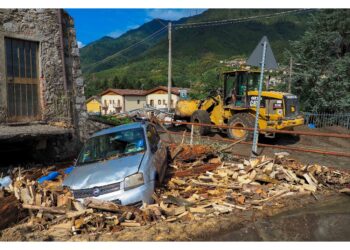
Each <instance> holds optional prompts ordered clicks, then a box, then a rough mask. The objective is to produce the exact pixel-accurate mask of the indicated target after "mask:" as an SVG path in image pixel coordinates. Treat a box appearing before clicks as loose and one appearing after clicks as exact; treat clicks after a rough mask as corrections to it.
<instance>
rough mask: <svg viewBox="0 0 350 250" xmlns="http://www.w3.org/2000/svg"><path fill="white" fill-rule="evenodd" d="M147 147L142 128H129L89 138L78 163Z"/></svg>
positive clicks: (111, 156) (106, 158)
mask: <svg viewBox="0 0 350 250" xmlns="http://www.w3.org/2000/svg"><path fill="white" fill-rule="evenodd" d="M145 148H146V143H145V137H144V133H143V129H142V128H137V129H128V130H124V131H118V132H115V133H110V134H105V135H100V136H96V137H92V138H91V139H89V140H88V141H87V142H86V143H85V145H84V147H83V150H82V151H81V153H80V155H79V158H78V161H77V165H82V164H87V163H92V162H96V161H101V160H108V159H114V158H119V157H123V156H127V155H129V154H133V153H138V152H142V151H144V150H145Z"/></svg>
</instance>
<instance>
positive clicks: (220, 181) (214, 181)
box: [0, 144, 350, 234]
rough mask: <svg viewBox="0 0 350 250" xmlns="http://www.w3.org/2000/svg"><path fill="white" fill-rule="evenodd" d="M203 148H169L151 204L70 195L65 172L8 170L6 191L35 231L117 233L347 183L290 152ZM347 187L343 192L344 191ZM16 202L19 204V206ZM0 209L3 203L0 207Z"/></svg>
mask: <svg viewBox="0 0 350 250" xmlns="http://www.w3.org/2000/svg"><path fill="white" fill-rule="evenodd" d="M218 155H219V154H218V153H217V152H215V150H214V149H213V148H211V147H209V146H204V145H193V146H190V145H183V144H182V145H170V157H171V163H170V166H169V168H168V173H167V179H166V181H165V183H164V186H163V187H162V188H158V189H157V190H156V192H155V194H154V195H153V198H154V200H155V203H154V204H143V205H142V207H141V208H137V207H132V206H122V205H117V204H115V203H112V202H106V201H101V200H98V199H94V198H86V199H85V200H84V202H83V203H80V202H78V201H77V200H75V199H74V197H73V196H72V194H71V192H70V191H69V190H66V189H64V188H63V187H62V185H61V184H62V180H63V178H64V176H65V175H64V172H63V171H62V172H61V175H60V176H59V177H58V178H57V180H55V181H45V182H44V183H43V184H38V182H37V181H36V180H37V179H38V178H39V177H41V176H42V175H45V174H47V173H48V172H49V171H52V170H56V171H57V169H54V168H49V169H47V170H45V171H44V172H43V170H35V169H34V170H33V169H32V170H25V171H23V170H21V169H16V170H14V171H13V176H12V180H14V182H13V183H12V185H11V186H10V188H9V192H10V193H11V194H13V195H14V196H15V197H16V198H17V199H15V201H17V202H18V201H20V203H21V208H23V209H25V210H28V211H29V212H28V217H27V223H28V224H29V225H33V226H35V228H37V229H38V230H46V229H49V228H64V229H67V230H69V231H70V232H71V234H85V233H87V234H98V233H104V232H118V231H120V230H123V229H124V228H126V227H129V228H130V227H140V226H144V225H147V224H150V223H154V222H157V221H164V222H175V221H178V222H184V223H188V222H190V221H192V220H201V219H203V218H206V217H214V216H218V215H220V214H226V213H230V212H232V211H234V210H235V211H244V210H251V209H259V210H261V209H264V208H269V207H270V206H273V205H274V204H276V202H280V201H281V200H279V201H278V199H280V198H283V197H285V198H286V197H291V196H295V195H300V194H302V195H314V197H315V198H316V199H317V195H316V194H317V193H318V192H322V191H324V190H329V189H330V188H332V189H334V188H336V189H341V188H343V189H342V190H344V188H347V187H348V185H349V183H350V174H349V173H346V172H343V171H340V170H333V169H330V168H327V167H324V166H319V165H303V164H300V163H298V162H296V161H294V160H292V159H288V154H287V153H283V152H282V153H277V154H276V155H275V157H273V158H268V157H265V156H262V157H259V158H257V159H253V160H245V159H240V158H236V159H235V160H230V161H223V160H221V159H222V158H220V157H218ZM345 191H346V190H345ZM17 207H18V205H17ZM0 209H1V208H0Z"/></svg>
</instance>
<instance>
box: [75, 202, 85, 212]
mask: <svg viewBox="0 0 350 250" xmlns="http://www.w3.org/2000/svg"><path fill="white" fill-rule="evenodd" d="M73 206H74V208H75V209H76V210H78V211H85V207H84V206H83V204H81V202H79V201H73Z"/></svg>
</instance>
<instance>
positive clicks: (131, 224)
mask: <svg viewBox="0 0 350 250" xmlns="http://www.w3.org/2000/svg"><path fill="white" fill-rule="evenodd" d="M120 225H121V226H123V227H140V226H141V224H140V223H138V222H122V223H120Z"/></svg>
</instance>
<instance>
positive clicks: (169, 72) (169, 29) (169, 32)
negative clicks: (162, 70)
mask: <svg viewBox="0 0 350 250" xmlns="http://www.w3.org/2000/svg"><path fill="white" fill-rule="evenodd" d="M168 40H169V58H168V112H170V105H171V22H169V23H168Z"/></svg>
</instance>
